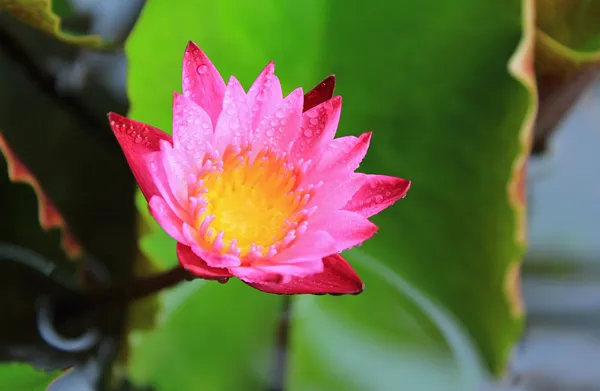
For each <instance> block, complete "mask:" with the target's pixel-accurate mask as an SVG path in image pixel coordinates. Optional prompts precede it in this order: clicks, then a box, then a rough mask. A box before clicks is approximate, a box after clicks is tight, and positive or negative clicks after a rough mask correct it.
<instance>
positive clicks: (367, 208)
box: [344, 175, 410, 217]
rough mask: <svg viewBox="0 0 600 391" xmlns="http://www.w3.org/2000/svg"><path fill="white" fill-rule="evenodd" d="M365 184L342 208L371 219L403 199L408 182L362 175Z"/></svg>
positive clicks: (400, 179) (387, 177)
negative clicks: (364, 178)
mask: <svg viewBox="0 0 600 391" xmlns="http://www.w3.org/2000/svg"><path fill="white" fill-rule="evenodd" d="M364 176H365V177H366V182H365V183H364V184H363V185H362V187H361V188H360V189H359V190H358V191H357V192H356V194H354V196H353V197H352V199H351V200H350V201H348V204H346V206H345V207H344V209H345V210H349V211H352V212H356V213H359V214H361V215H362V216H364V217H371V216H373V215H376V214H377V213H379V212H381V211H382V210H384V209H385V208H387V207H389V206H391V205H392V204H393V203H394V202H396V201H398V200H399V199H400V198H402V197H404V195H406V193H407V192H408V189H409V188H410V181H409V180H407V179H402V178H396V177H392V176H387V175H364Z"/></svg>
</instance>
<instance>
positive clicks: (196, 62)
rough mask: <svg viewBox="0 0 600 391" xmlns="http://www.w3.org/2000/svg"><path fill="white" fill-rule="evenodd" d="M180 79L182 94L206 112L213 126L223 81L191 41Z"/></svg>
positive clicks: (204, 55)
mask: <svg viewBox="0 0 600 391" xmlns="http://www.w3.org/2000/svg"><path fill="white" fill-rule="evenodd" d="M182 79H183V80H182V88H183V95H184V96H186V97H188V98H190V99H191V100H192V101H194V102H196V104H197V105H199V106H200V107H202V108H203V109H204V111H206V112H207V113H208V115H209V117H210V118H211V120H212V123H213V127H214V125H215V124H216V123H217V119H218V118H219V114H220V113H221V108H222V103H223V95H224V93H225V83H224V82H223V78H222V77H221V75H220V74H219V71H217V69H216V68H215V66H214V65H213V64H212V62H210V60H209V58H208V57H207V56H206V54H204V52H203V51H202V50H201V49H200V48H199V47H198V45H196V44H195V43H194V42H192V41H190V42H189V43H188V45H187V47H186V48H185V54H184V56H183V75H182Z"/></svg>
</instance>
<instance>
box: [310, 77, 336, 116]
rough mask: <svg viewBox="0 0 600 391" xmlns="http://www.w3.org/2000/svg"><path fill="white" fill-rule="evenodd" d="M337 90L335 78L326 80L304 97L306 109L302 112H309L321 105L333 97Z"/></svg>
mask: <svg viewBox="0 0 600 391" xmlns="http://www.w3.org/2000/svg"><path fill="white" fill-rule="evenodd" d="M334 89H335V76H334V75H331V76H328V77H327V78H326V79H325V80H323V81H322V82H320V83H319V84H317V86H316V87H315V88H313V89H312V90H310V91H308V92H307V93H306V94H305V95H304V108H303V109H302V111H307V110H310V109H312V108H313V107H315V106H317V105H320V104H321V103H323V102H325V101H326V100H329V99H331V97H333V90H334Z"/></svg>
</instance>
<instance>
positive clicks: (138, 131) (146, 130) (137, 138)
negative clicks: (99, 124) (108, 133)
mask: <svg viewBox="0 0 600 391" xmlns="http://www.w3.org/2000/svg"><path fill="white" fill-rule="evenodd" d="M108 119H109V121H110V126H111V128H112V130H113V133H114V134H115V137H116V138H117V141H118V142H119V145H120V146H121V149H122V150H123V154H124V155H125V158H126V159H127V163H128V164H129V167H130V168H131V172H132V173H133V176H134V177H135V180H136V181H137V183H138V186H139V187H140V189H141V190H142V193H143V194H144V197H146V199H147V200H149V199H150V198H151V197H152V196H153V195H157V194H158V190H157V188H156V186H155V185H154V181H153V179H152V175H151V174H150V172H149V170H148V164H147V162H146V159H145V158H144V156H146V155H148V154H149V153H151V152H155V151H158V150H159V149H160V141H161V140H165V141H168V142H169V143H171V136H169V135H168V134H166V133H165V132H163V131H161V130H159V129H157V128H155V127H153V126H150V125H147V124H145V123H142V122H138V121H134V120H131V119H129V118H126V117H123V116H121V115H119V114H115V113H108Z"/></svg>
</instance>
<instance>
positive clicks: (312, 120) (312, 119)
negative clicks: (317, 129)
mask: <svg viewBox="0 0 600 391" xmlns="http://www.w3.org/2000/svg"><path fill="white" fill-rule="evenodd" d="M310 124H311V125H313V126H316V125H318V124H319V121H318V120H317V119H316V118H311V119H310Z"/></svg>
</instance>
